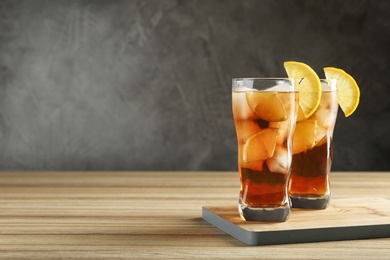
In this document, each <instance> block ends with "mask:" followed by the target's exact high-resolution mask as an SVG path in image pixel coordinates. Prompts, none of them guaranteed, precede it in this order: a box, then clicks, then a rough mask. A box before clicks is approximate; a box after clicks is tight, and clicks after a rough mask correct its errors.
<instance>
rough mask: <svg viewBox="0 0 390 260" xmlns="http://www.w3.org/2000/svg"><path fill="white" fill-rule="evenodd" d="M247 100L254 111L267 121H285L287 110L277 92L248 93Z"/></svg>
mask: <svg viewBox="0 0 390 260" xmlns="http://www.w3.org/2000/svg"><path fill="white" fill-rule="evenodd" d="M246 99H247V101H248V105H249V107H250V108H251V109H252V111H253V112H254V113H255V114H256V115H257V116H258V117H260V118H261V119H263V120H266V121H274V122H278V121H284V120H286V119H287V113H286V109H285V108H284V105H283V102H282V100H281V99H280V97H279V95H278V93H277V92H273V91H272V92H260V91H247V92H246Z"/></svg>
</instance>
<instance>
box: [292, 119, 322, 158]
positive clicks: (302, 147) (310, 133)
mask: <svg viewBox="0 0 390 260" xmlns="http://www.w3.org/2000/svg"><path fill="white" fill-rule="evenodd" d="M316 133H317V120H305V121H301V122H298V123H297V124H296V126H295V131H294V136H293V149H292V150H293V154H297V153H301V152H304V151H307V150H309V149H311V148H313V147H314V144H315V141H316Z"/></svg>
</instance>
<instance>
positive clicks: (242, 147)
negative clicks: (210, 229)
mask: <svg viewBox="0 0 390 260" xmlns="http://www.w3.org/2000/svg"><path fill="white" fill-rule="evenodd" d="M271 87H272V88H271ZM296 98H297V97H296V95H295V92H293V87H292V84H291V80H290V79H246V80H245V79H236V80H233V92H232V101H233V117H234V122H235V127H236V133H237V141H238V169H239V175H240V183H241V187H240V195H239V211H240V214H241V216H242V217H243V218H244V219H245V220H254V221H272V222H273V221H275V222H281V221H286V220H287V218H288V216H289V214H290V203H289V198H288V191H287V183H288V178H289V174H290V166H291V159H292V158H291V156H292V154H291V149H292V144H291V140H292V133H293V130H294V126H295V115H296Z"/></svg>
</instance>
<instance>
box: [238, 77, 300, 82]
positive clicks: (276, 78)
mask: <svg viewBox="0 0 390 260" xmlns="http://www.w3.org/2000/svg"><path fill="white" fill-rule="evenodd" d="M239 80H294V78H283V77H281V78H278V77H275V78H266V77H264V78H260V77H259V78H256V77H254V78H232V81H239Z"/></svg>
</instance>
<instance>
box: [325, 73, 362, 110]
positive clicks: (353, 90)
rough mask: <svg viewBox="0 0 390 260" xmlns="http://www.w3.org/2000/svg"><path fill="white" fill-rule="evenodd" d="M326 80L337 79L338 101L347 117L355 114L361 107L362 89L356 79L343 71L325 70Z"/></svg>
mask: <svg viewBox="0 0 390 260" xmlns="http://www.w3.org/2000/svg"><path fill="white" fill-rule="evenodd" d="M324 72H325V77H326V79H336V80H337V82H336V88H337V101H338V103H339V105H340V107H341V110H343V112H344V115H345V117H349V116H350V115H352V114H353V112H355V110H356V108H357V107H358V105H359V100H360V89H359V87H358V85H357V83H356V81H355V79H354V78H353V77H352V76H351V75H349V74H348V73H347V72H345V71H344V70H342V69H338V68H333V67H327V68H324Z"/></svg>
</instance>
